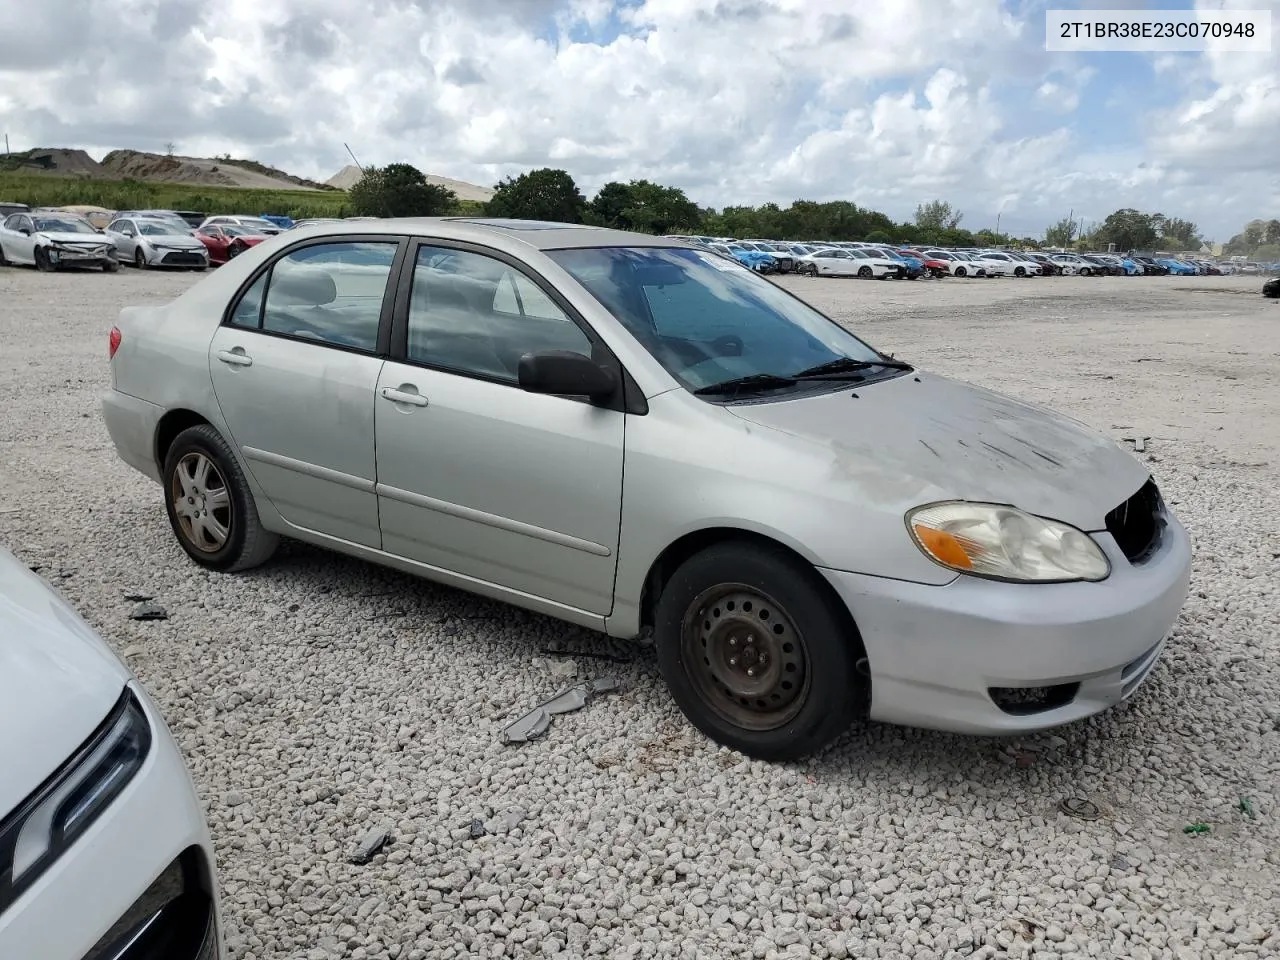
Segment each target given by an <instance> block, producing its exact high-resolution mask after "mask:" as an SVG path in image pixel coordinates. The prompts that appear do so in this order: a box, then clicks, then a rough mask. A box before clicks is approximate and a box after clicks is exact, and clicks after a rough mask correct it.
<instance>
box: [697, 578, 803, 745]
mask: <svg viewBox="0 0 1280 960" xmlns="http://www.w3.org/2000/svg"><path fill="white" fill-rule="evenodd" d="M681 644H682V646H683V650H682V659H683V660H684V663H685V664H686V669H687V670H688V671H689V679H690V680H691V681H692V682H693V685H694V687H695V688H696V689H697V691H698V694H699V695H700V696H701V697H702V699H703V701H704V702H705V703H706V705H707V706H708V707H710V708H711V709H712V710H713V711H714V712H715V713H717V714H719V716H720V717H721V718H722V719H724V720H727V721H728V722H729V723H732V724H733V725H734V726H737V727H741V728H742V729H744V730H775V729H777V728H778V727H781V726H784V725H785V724H786V723H788V722H789V721H790V720H792V719H793V718H794V717H795V715H796V714H797V713H798V712H799V711H800V708H801V706H803V704H804V700H805V698H804V696H803V694H804V693H805V692H806V691H807V689H808V686H809V670H808V655H807V649H806V647H805V643H804V638H803V637H801V635H800V633H799V631H798V630H797V629H796V627H795V624H794V623H793V622H792V621H791V618H790V617H789V616H788V615H787V612H786V611H785V610H784V609H782V607H780V606H779V605H778V604H777V603H775V602H774V601H773V600H772V599H771V598H770V597H768V596H767V595H765V594H764V593H761V592H760V591H759V590H756V589H755V588H753V587H748V586H745V585H744V584H740V583H733V584H720V585H719V586H715V587H712V588H711V589H709V590H705V591H703V593H701V594H700V595H699V596H698V597H697V599H695V600H694V601H693V603H692V604H690V606H689V610H688V612H687V613H686V614H685V617H684V622H683V623H682V625H681Z"/></svg>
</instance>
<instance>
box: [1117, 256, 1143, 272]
mask: <svg viewBox="0 0 1280 960" xmlns="http://www.w3.org/2000/svg"><path fill="white" fill-rule="evenodd" d="M1120 266H1122V267H1124V272H1125V274H1126V275H1128V276H1130V277H1140V276H1142V275H1143V274H1144V273H1145V272H1146V271H1145V270H1143V269H1142V264H1140V263H1138V261H1137V260H1131V259H1130V258H1129V257H1121V258H1120Z"/></svg>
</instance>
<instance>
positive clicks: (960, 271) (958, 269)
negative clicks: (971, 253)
mask: <svg viewBox="0 0 1280 960" xmlns="http://www.w3.org/2000/svg"><path fill="white" fill-rule="evenodd" d="M968 272H969V271H967V270H966V269H965V268H964V267H956V276H957V277H963V276H967V275H968Z"/></svg>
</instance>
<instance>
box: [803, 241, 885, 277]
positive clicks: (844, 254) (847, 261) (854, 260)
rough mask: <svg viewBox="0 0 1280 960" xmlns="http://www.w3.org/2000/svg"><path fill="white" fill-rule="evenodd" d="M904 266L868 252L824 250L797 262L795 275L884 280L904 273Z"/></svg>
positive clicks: (837, 249)
mask: <svg viewBox="0 0 1280 960" xmlns="http://www.w3.org/2000/svg"><path fill="white" fill-rule="evenodd" d="M902 268H903V264H901V263H899V262H898V261H896V260H890V259H888V258H887V257H885V256H882V255H881V254H879V253H875V252H872V251H867V250H845V249H841V248H838V247H825V248H823V249H821V250H815V251H814V252H813V253H811V254H808V255H807V256H803V257H797V258H796V272H797V273H807V274H809V276H811V277H817V276H824V277H861V278H862V279H864V280H870V279H871V278H873V277H874V278H875V279H877V280H887V279H889V278H890V277H896V276H898V275H899V274H901V273H903V272H904V271H903V269H902Z"/></svg>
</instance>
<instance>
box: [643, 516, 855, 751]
mask: <svg viewBox="0 0 1280 960" xmlns="http://www.w3.org/2000/svg"><path fill="white" fill-rule="evenodd" d="M654 634H655V640H656V646H657V654H658V669H659V671H660V672H661V673H662V676H663V678H664V679H665V680H666V683H667V686H668V689H669V690H670V691H671V696H672V698H673V699H674V700H675V702H676V704H677V706H679V707H680V709H681V711H682V712H683V713H684V715H685V716H686V717H687V718H688V720H689V722H690V723H692V724H693V725H694V726H695V727H697V728H698V729H699V730H700V731H702V733H704V734H705V735H706V736H708V737H710V738H711V739H712V740H714V741H715V742H717V743H720V744H722V745H724V746H727V747H730V748H732V749H734V750H738V751H740V752H741V753H744V754H746V755H747V756H749V757H754V758H756V759H760V760H794V759H797V758H800V757H803V756H806V755H808V754H811V753H814V752H815V751H817V750H819V749H821V748H822V747H824V746H826V745H827V744H829V743H830V742H831V741H832V740H834V739H835V738H836V737H838V736H840V734H842V733H843V732H844V731H845V730H847V729H848V727H849V725H850V724H851V723H852V722H853V720H854V718H855V717H856V716H857V714H858V711H859V709H860V707H861V704H862V703H863V698H862V697H861V696H859V694H860V693H861V690H860V684H859V680H858V672H857V664H858V659H859V657H860V655H861V654H860V649H861V648H860V644H859V642H858V640H857V638H856V637H853V636H850V632H849V626H848V621H847V618H846V617H844V616H842V611H841V610H840V609H839V607H838V606H837V602H836V601H835V600H834V598H832V597H831V596H830V594H829V592H828V591H826V590H824V589H823V588H822V582H821V581H820V580H819V579H818V576H817V574H816V573H815V572H814V571H813V570H812V568H809V567H807V565H805V564H804V563H802V562H801V561H799V560H797V559H795V558H793V557H791V556H790V555H789V554H787V553H785V552H783V551H782V550H781V549H778V548H770V547H767V546H763V545H757V544H755V543H749V542H741V541H733V542H726V543H720V544H716V545H715V546H712V547H709V548H707V549H706V550H703V551H701V552H700V553H697V554H694V555H693V556H692V557H690V558H689V559H688V560H686V561H685V562H684V563H682V564H681V565H680V567H679V568H678V569H677V570H676V571H675V572H674V573H673V574H672V576H671V579H670V580H669V581H668V582H667V584H666V586H665V587H664V588H663V591H662V595H661V597H660V598H659V599H658V604H657V609H656V610H655V613H654ZM713 657H714V658H715V659H714V660H713V659H712V658H713ZM699 661H701V662H699ZM748 661H750V663H751V666H748V665H747V663H748ZM748 670H761V671H762V673H761V674H760V675H754V674H753V675H751V676H748V674H747V671H748Z"/></svg>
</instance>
